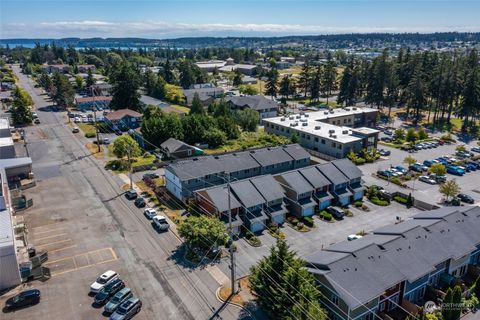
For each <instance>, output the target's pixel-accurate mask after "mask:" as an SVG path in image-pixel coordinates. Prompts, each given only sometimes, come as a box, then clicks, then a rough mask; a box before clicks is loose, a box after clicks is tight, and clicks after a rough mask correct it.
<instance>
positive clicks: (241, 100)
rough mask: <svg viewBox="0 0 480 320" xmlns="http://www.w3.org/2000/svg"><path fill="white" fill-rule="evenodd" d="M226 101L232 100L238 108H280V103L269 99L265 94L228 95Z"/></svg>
mask: <svg viewBox="0 0 480 320" xmlns="http://www.w3.org/2000/svg"><path fill="white" fill-rule="evenodd" d="M225 101H227V102H231V103H232V104H234V105H235V106H236V107H238V108H244V107H248V108H250V109H253V110H257V111H259V110H265V109H272V108H278V104H277V103H276V102H275V101H272V100H271V99H267V98H265V97H264V96H242V97H228V98H226V99H225Z"/></svg>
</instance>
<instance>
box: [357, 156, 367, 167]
mask: <svg viewBox="0 0 480 320" xmlns="http://www.w3.org/2000/svg"><path fill="white" fill-rule="evenodd" d="M365 162H366V160H365V159H364V158H360V157H358V158H357V159H355V164H356V165H357V166H358V165H362V164H364V163H365Z"/></svg>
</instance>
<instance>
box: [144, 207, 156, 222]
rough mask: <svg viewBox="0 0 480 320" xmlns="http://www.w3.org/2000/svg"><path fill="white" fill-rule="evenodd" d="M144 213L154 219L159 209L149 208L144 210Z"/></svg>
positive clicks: (149, 218)
mask: <svg viewBox="0 0 480 320" xmlns="http://www.w3.org/2000/svg"><path fill="white" fill-rule="evenodd" d="M143 214H144V215H145V217H147V219H148V220H152V219H153V218H154V217H155V216H156V215H157V211H155V209H153V208H147V209H145V210H144V211H143Z"/></svg>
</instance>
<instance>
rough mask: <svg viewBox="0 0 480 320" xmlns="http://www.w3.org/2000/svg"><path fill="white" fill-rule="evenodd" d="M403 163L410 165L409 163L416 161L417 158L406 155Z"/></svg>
mask: <svg viewBox="0 0 480 320" xmlns="http://www.w3.org/2000/svg"><path fill="white" fill-rule="evenodd" d="M403 163H405V164H407V165H408V166H411V165H413V164H415V163H417V159H415V158H414V157H412V156H411V155H408V156H406V157H405V159H403Z"/></svg>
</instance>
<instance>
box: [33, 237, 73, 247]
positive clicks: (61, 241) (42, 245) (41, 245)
mask: <svg viewBox="0 0 480 320" xmlns="http://www.w3.org/2000/svg"><path fill="white" fill-rule="evenodd" d="M68 241H72V239H66V240H60V241H55V242H50V243H45V244H40V245H37V246H36V247H45V246H51V245H52V244H57V243H64V242H68Z"/></svg>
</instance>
